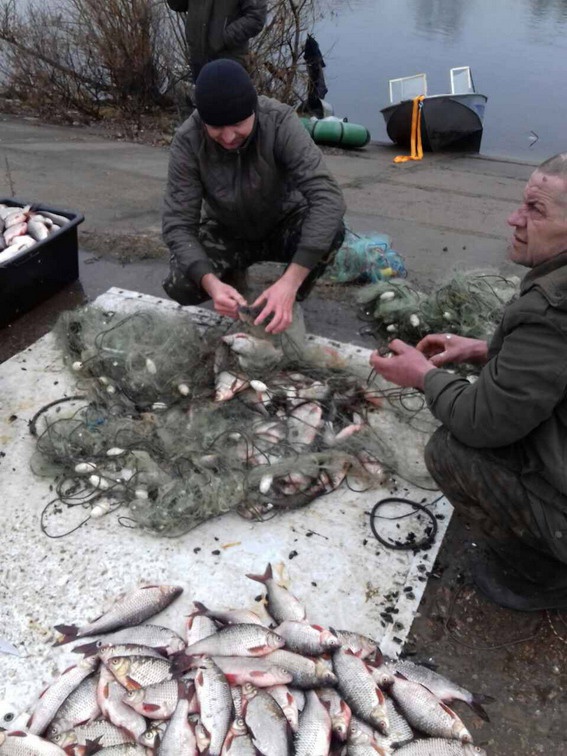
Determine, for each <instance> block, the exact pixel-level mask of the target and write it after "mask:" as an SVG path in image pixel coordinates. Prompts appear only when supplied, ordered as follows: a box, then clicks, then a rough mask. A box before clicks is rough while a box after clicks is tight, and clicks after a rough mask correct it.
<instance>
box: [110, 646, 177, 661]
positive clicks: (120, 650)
mask: <svg viewBox="0 0 567 756" xmlns="http://www.w3.org/2000/svg"><path fill="white" fill-rule="evenodd" d="M98 655H99V658H100V659H101V660H102V661H103V662H104V663H105V664H107V663H108V661H109V660H110V659H113V658H114V657H115V656H148V657H150V658H151V659H163V658H164V657H163V654H160V652H159V651H156V649H155V648H152V647H151V646H140V645H139V644H138V643H116V644H115V643H105V644H103V645H102V646H101V647H100V649H99V652H98Z"/></svg>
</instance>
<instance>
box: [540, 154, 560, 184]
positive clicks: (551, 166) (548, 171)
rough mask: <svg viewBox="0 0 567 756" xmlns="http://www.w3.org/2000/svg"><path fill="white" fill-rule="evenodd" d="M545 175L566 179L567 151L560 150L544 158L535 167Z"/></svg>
mask: <svg viewBox="0 0 567 756" xmlns="http://www.w3.org/2000/svg"><path fill="white" fill-rule="evenodd" d="M537 170H538V171H539V172H540V173H545V175H546V176H561V178H563V179H564V180H565V181H567V152H560V153H559V154H558V155H554V156H553V157H550V158H549V159H548V160H545V161H544V162H543V163H542V164H541V165H540V166H539V167H538V169H537Z"/></svg>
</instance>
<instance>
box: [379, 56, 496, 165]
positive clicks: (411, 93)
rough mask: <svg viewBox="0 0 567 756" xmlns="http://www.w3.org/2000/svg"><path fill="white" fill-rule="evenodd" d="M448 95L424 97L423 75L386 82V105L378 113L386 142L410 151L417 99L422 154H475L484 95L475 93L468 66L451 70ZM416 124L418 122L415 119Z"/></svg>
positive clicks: (484, 99) (485, 98)
mask: <svg viewBox="0 0 567 756" xmlns="http://www.w3.org/2000/svg"><path fill="white" fill-rule="evenodd" d="M450 79H451V92H450V93H448V94H438V95H428V94H427V77H426V75H425V74H423V73H422V74H416V75H415V76H406V77H403V78H399V79H390V82H389V88H390V103H391V104H390V105H388V106H387V107H385V108H382V110H381V111H380V112H381V113H382V115H383V116H384V121H385V122H386V131H387V132H388V136H389V137H390V139H391V140H392V141H393V142H395V143H396V144H399V145H400V146H402V147H410V144H411V136H412V121H413V123H414V128H415V123H416V119H415V116H414V103H415V101H416V99H417V98H419V108H420V115H421V143H422V146H423V150H425V151H429V152H442V151H445V150H455V151H467V152H478V151H479V150H480V143H481V140H482V130H483V120H484V110H485V106H486V101H487V99H488V98H487V97H486V95H483V94H479V93H478V92H476V91H475V87H474V82H473V78H472V74H471V70H470V68H469V66H461V67H459V68H451V71H450ZM418 120H419V119H418Z"/></svg>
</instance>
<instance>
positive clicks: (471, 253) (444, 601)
mask: <svg viewBox="0 0 567 756" xmlns="http://www.w3.org/2000/svg"><path fill="white" fill-rule="evenodd" d="M397 152H398V150H397V149H396V148H395V147H391V146H385V145H378V144H375V143H373V144H371V145H369V146H368V147H367V148H365V149H364V150H362V151H360V152H356V153H354V152H353V153H346V152H343V151H340V150H329V151H327V153H326V159H327V162H328V164H329V166H330V167H331V169H332V171H333V173H334V174H335V176H336V177H337V179H338V181H339V182H340V184H341V187H342V189H343V191H344V193H345V197H346V200H347V205H348V215H347V222H348V224H349V226H350V227H351V228H352V229H354V230H355V231H356V232H358V233H360V234H365V233H369V232H371V231H377V232H381V233H387V234H390V235H391V237H392V240H393V246H394V248H395V249H396V250H397V251H399V252H400V253H401V254H402V255H403V257H404V259H405V262H406V266H407V268H408V271H409V276H410V280H411V281H413V282H414V283H415V284H416V285H417V286H420V287H435V285H438V284H439V282H440V281H442V280H443V279H444V278H446V277H448V276H449V275H450V274H451V273H452V272H454V271H455V270H464V269H473V268H485V267H487V266H490V267H492V268H495V269H496V270H499V271H501V272H502V273H510V272H512V270H514V272H516V273H517V272H518V271H517V270H515V269H514V268H512V266H510V265H509V264H508V263H506V262H505V261H504V258H505V248H506V239H507V236H508V230H507V226H506V218H507V216H508V215H509V214H510V212H511V211H512V210H513V209H514V208H515V207H516V206H517V203H518V201H519V198H520V196H521V192H522V189H523V186H524V183H525V181H526V179H527V178H528V176H529V174H530V173H531V171H532V169H533V166H532V165H530V164H527V163H521V162H513V161H505V160H496V159H485V158H483V157H481V156H480V157H479V156H462V155H451V156H443V155H427V156H426V157H425V158H424V160H423V161H421V162H415V163H414V162H410V163H405V164H401V165H398V164H394V163H393V162H392V158H393V157H394V155H396V154H397ZM167 157H168V152H167V148H165V147H160V146H156V147H153V146H150V145H143V144H135V143H132V142H127V141H125V140H117V139H112V140H109V139H107V138H105V137H104V136H103V135H101V134H97V133H96V131H95V130H93V129H89V128H82V127H58V126H46V125H42V124H40V123H38V122H36V121H29V120H25V119H20V118H15V117H13V116H0V175H1V177H2V181H1V184H2V186H3V187H4V190H3V192H4V194H3V195H2V196H8V195H9V194H11V189H10V187H12V188H13V190H14V193H15V194H16V196H18V197H21V198H23V199H27V200H30V201H34V200H35V201H40V202H43V203H44V204H47V205H52V206H54V207H62V208H70V209H75V210H78V211H80V212H82V213H84V215H85V218H86V219H85V222H84V224H83V225H82V226H81V227H80V229H79V239H80V246H81V269H80V282H77V284H75V285H73V286H71V287H68V289H66V290H65V291H64V292H62V293H61V294H60V295H58V296H56V297H53V298H52V299H51V300H49V301H48V302H47V303H46V304H45V305H43V306H41V307H38V308H37V309H36V310H35V311H33V312H32V313H29V314H28V315H26V316H24V317H22V318H20V319H19V320H17V321H15V322H14V323H13V324H12V325H11V326H10V327H8V328H5V329H3V330H2V331H0V360H2V359H6V358H7V357H8V356H10V355H11V354H14V353H15V352H17V351H19V350H20V349H23V348H24V347H25V346H27V345H28V344H29V343H31V342H32V341H34V340H35V339H36V338H38V337H39V336H41V335H43V333H45V332H46V331H47V330H49V328H50V327H51V324H52V323H53V321H54V319H55V317H56V316H57V314H58V312H60V311H61V310H63V309H66V308H69V307H73V306H76V305H77V304H80V303H82V302H84V301H86V300H90V299H93V298H94V297H95V296H97V295H98V294H100V293H101V292H103V291H106V290H107V289H108V288H110V287H111V286H117V287H123V288H127V289H133V290H136V291H140V292H144V293H147V294H154V295H157V296H162V295H163V291H162V289H161V281H162V279H163V277H164V274H165V270H166V266H167V258H166V254H165V251H164V250H163V248H160V246H159V245H160V244H161V242H160V206H161V197H162V193H163V188H164V183H165V178H166V172H167ZM269 275H270V269H269V268H267V267H262V268H261V269H259V270H257V271H255V283H256V284H257V285H260V284H261V280H263V279H266V278H267V277H268V276H269ZM305 320H306V326H307V329H308V330H309V331H311V332H313V333H317V334H319V335H322V336H327V337H328V338H332V339H336V340H339V341H344V342H350V343H354V344H361V345H363V346H367V347H370V348H371V347H372V342H371V341H369V339H368V338H367V337H364V336H361V334H360V333H359V331H360V327H361V325H363V324H361V323H360V322H359V321H358V320H357V319H356V316H355V308H354V306H353V291H352V287H340V286H333V287H330V286H318V287H317V288H316V292H315V295H314V296H313V297H311V298H310V299H309V300H308V301H307V302H306V304H305ZM2 411H3V412H9V407H3V408H2ZM424 498H425V499H426V500H428V501H429V500H431V499H432V498H434V495H433V494H432V493H431V492H424ZM475 552H476V546H475V545H474V542H473V541H472V540H471V538H470V535H469V532H468V531H467V529H466V528H465V527H464V526H463V524H462V523H460V522H459V521H457V519H456V518H453V521H452V522H451V525H450V527H449V532H448V535H447V537H446V538H445V541H444V544H443V546H442V549H441V552H440V555H439V557H438V560H437V563H436V567H435V569H434V571H433V573H432V576H431V577H432V579H430V580H429V582H428V586H427V589H426V592H425V596H424V599H423V601H422V603H421V606H420V611H419V616H418V618H417V619H416V621H415V622H414V625H413V628H412V632H411V637H410V640H409V641H408V643H407V644H406V651H408V652H410V653H415V654H416V655H417V657H418V658H419V659H420V660H423V659H429V660H431V661H434V662H435V663H437V664H438V665H439V668H440V670H442V671H443V673H445V674H447V675H448V676H450V677H452V678H453V679H455V680H456V681H457V682H459V683H461V684H462V685H464V686H465V687H468V688H470V689H472V690H478V691H480V692H483V693H486V694H490V695H492V696H494V697H495V698H496V702H495V703H493V704H491V705H489V706H488V707H487V709H488V710H489V713H490V717H491V722H490V723H489V724H487V723H483V722H482V720H480V719H476V720H475V718H474V717H472V719H473V732H474V735H475V741H476V742H478V743H479V744H481V745H483V746H484V747H486V748H487V750H488V753H489V755H490V756H517V754H522V756H536V755H538V754H546V756H560V755H561V754H562V753H563V752H564V746H563V741H564V733H563V716H562V713H563V710H564V707H565V704H566V703H567V694H566V689H567V679H566V675H565V668H566V666H565V663H566V661H567V645H566V644H567V628H566V626H565V623H564V622H563V620H562V618H561V617H558V616H555V615H554V616H551V617H548V616H546V615H543V614H537V615H524V614H517V613H513V612H507V611H504V610H499V609H498V608H497V607H494V606H492V605H491V604H489V603H488V602H486V601H485V600H484V599H482V598H481V597H480V596H479V595H478V594H477V593H476V591H475V590H474V588H472V587H471V586H470V581H469V561H468V560H469V557H470V555H471V554H474V553H475ZM550 622H551V623H553V627H554V628H555V630H553V629H552V625H551V624H550ZM456 708H457V709H459V710H460V711H461V712H462V713H463V714H464V713H465V711H466V710H465V709H462V708H460V705H457V706H456ZM466 716H467V721H469V722H470V721H471V716H470V714H469V712H468V711H467V712H466Z"/></svg>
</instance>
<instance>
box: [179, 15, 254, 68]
mask: <svg viewBox="0 0 567 756" xmlns="http://www.w3.org/2000/svg"><path fill="white" fill-rule="evenodd" d="M167 4H168V5H169V7H170V8H171V9H172V10H174V11H178V12H186V13H187V19H186V23H185V33H186V35H187V43H188V45H189V50H190V55H191V60H192V61H194V62H196V63H198V64H199V65H204V64H205V63H208V61H210V60H214V59H216V58H232V59H234V60H238V61H239V62H241V63H244V62H245V59H246V54H247V53H248V40H249V39H251V38H252V37H255V36H256V35H257V34H259V33H260V32H261V31H262V29H263V27H264V24H265V23H266V0H167Z"/></svg>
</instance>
